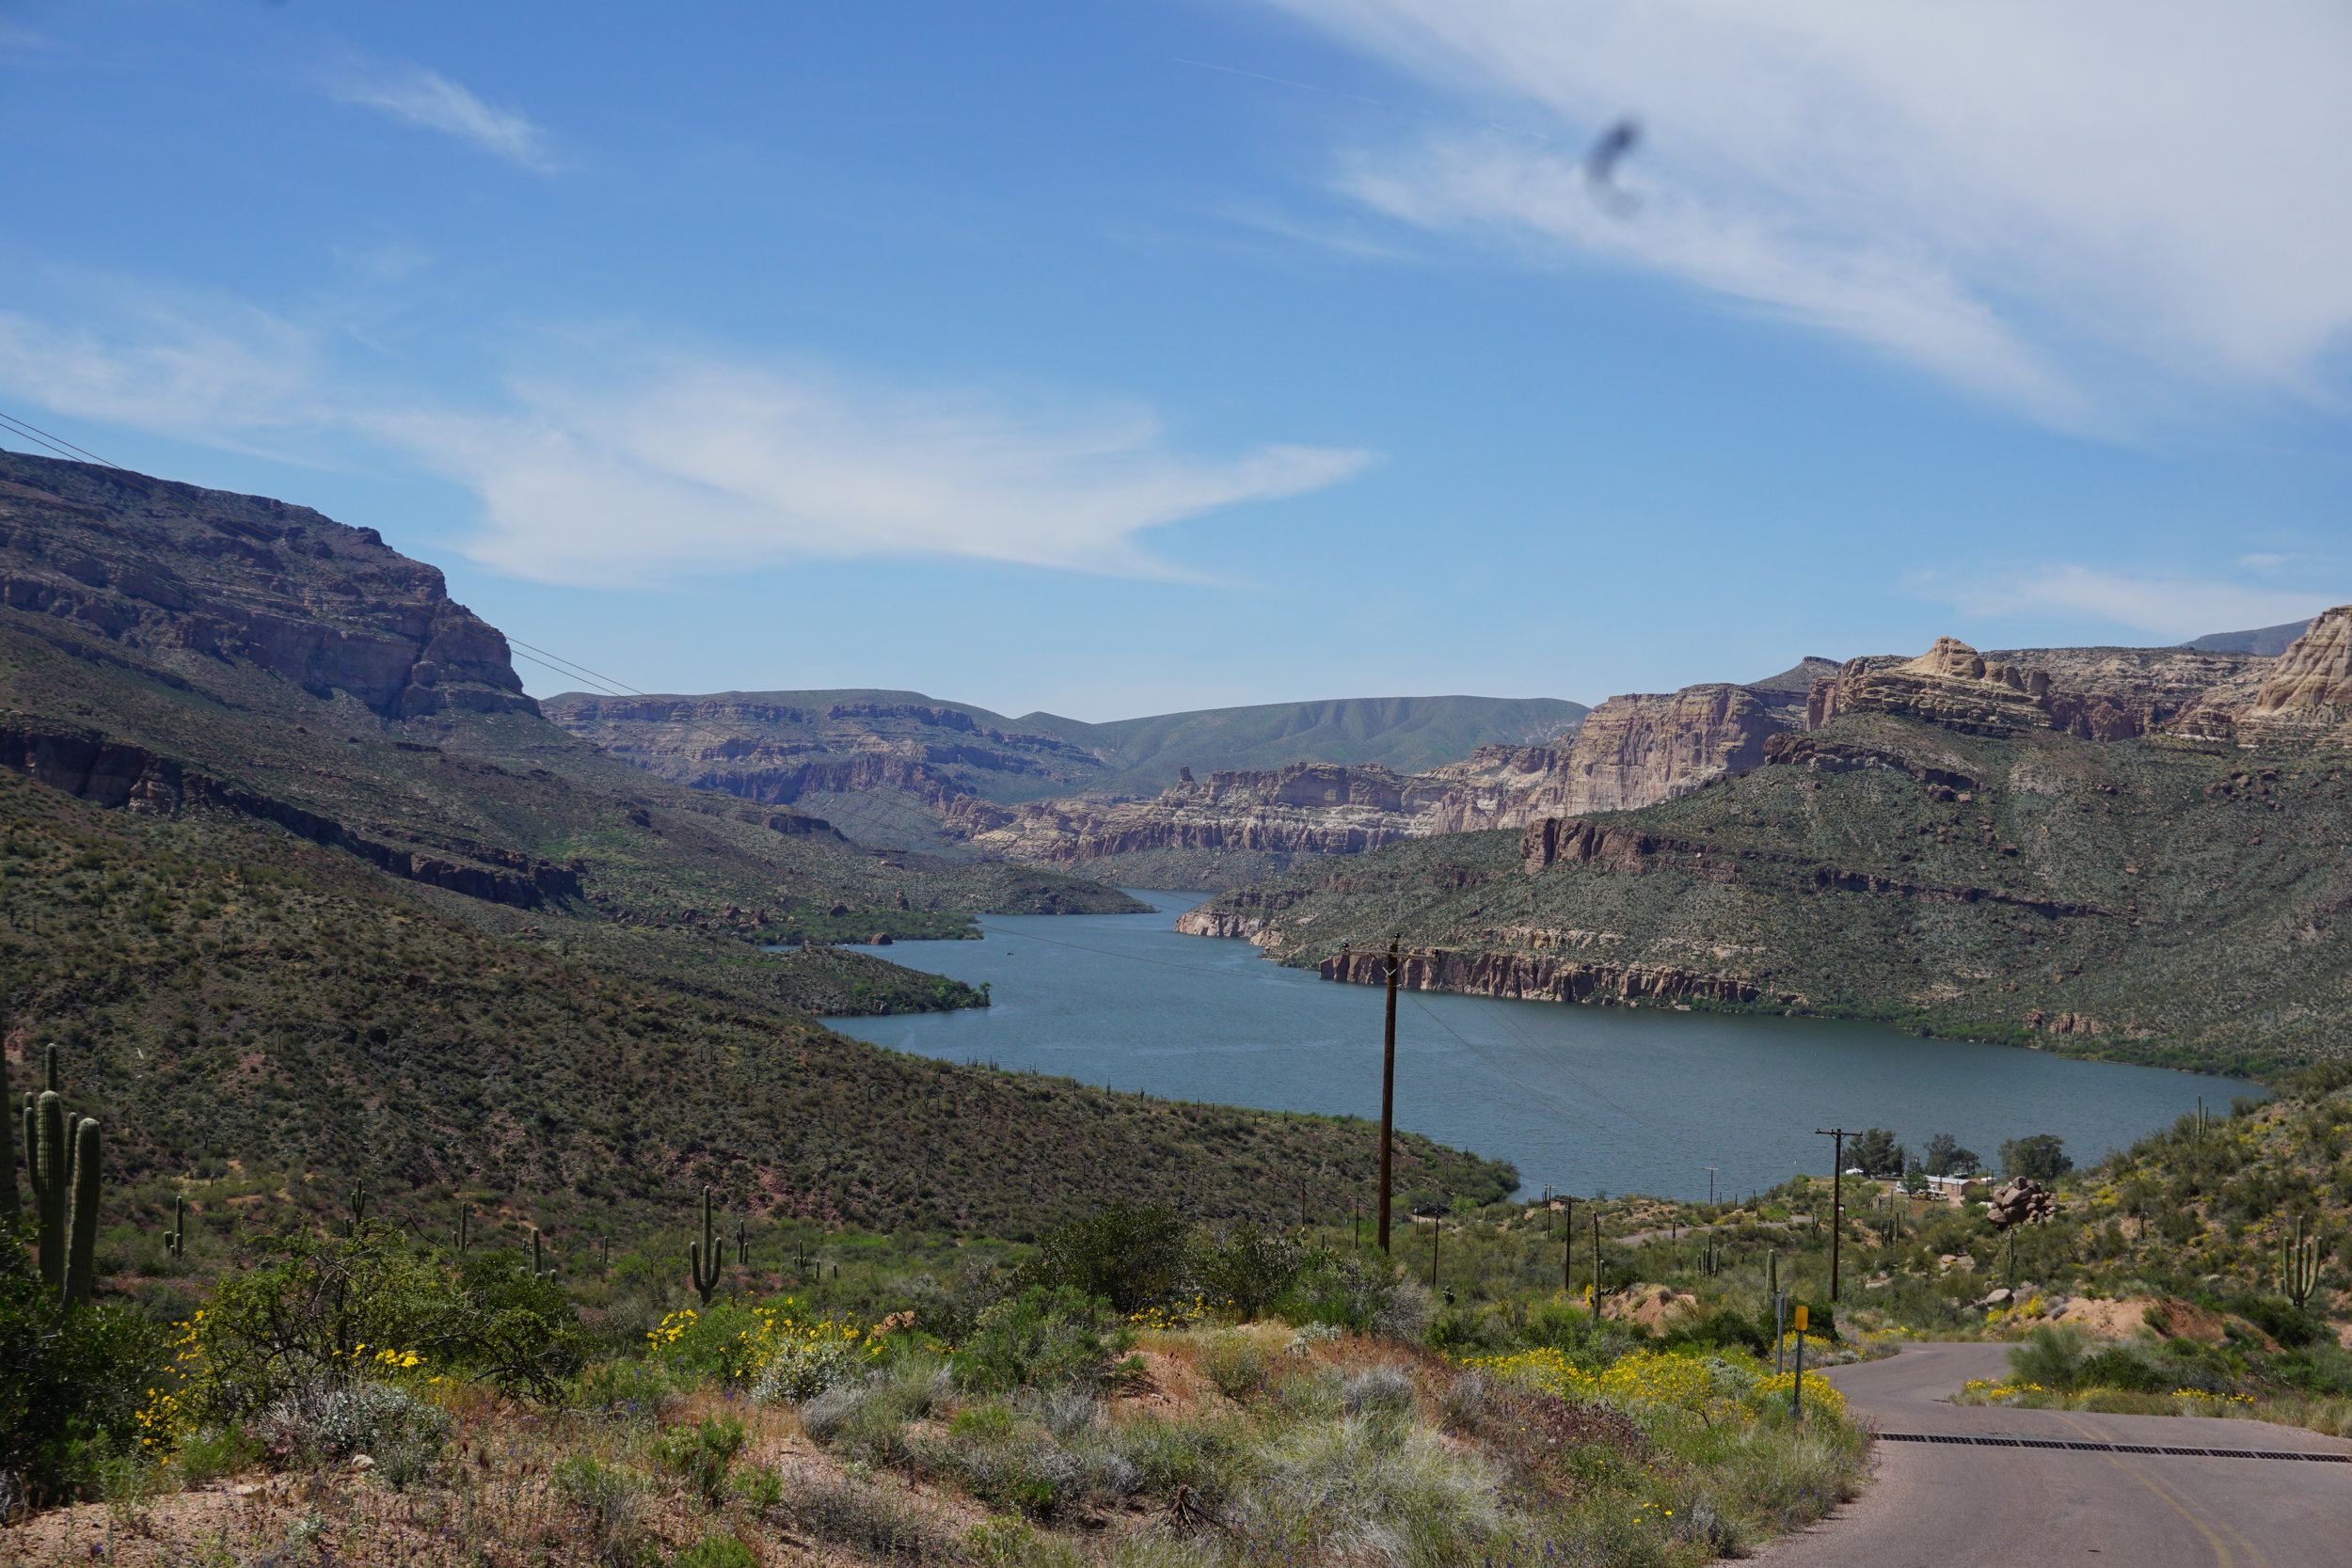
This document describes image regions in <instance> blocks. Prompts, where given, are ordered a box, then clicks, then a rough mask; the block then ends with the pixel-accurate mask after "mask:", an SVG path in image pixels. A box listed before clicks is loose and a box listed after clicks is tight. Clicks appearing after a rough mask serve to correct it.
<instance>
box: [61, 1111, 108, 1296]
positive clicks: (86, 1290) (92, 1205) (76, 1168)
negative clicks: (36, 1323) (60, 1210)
mask: <svg viewBox="0 0 2352 1568" xmlns="http://www.w3.org/2000/svg"><path fill="white" fill-rule="evenodd" d="M98 1196H99V1194H98V1123H97V1122H96V1121H94V1120H92V1119H91V1118H90V1117H83V1118H82V1120H81V1124H80V1125H79V1126H77V1127H76V1128H74V1130H73V1171H72V1199H73V1204H72V1217H71V1219H70V1221H69V1224H68V1230H69V1235H68V1240H67V1249H68V1250H67V1253H66V1260H65V1289H64V1292H63V1294H64V1300H65V1304H66V1305H67V1306H68V1307H82V1306H87V1304H88V1302H89V1299H90V1296H91V1294H92V1293H93V1292H94V1291H95V1290H96V1288H97V1284H98V1273H97V1267H96V1256H97V1251H98Z"/></svg>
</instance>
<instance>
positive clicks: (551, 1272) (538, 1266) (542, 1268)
mask: <svg viewBox="0 0 2352 1568" xmlns="http://www.w3.org/2000/svg"><path fill="white" fill-rule="evenodd" d="M531 1277H532V1278H533V1279H553V1278H554V1277H555V1265H554V1264H553V1263H550V1262H548V1260H547V1253H546V1251H545V1248H544V1243H542V1242H541V1240H540V1236H539V1227H537V1226H535V1225H534V1226H532V1227H531Z"/></svg>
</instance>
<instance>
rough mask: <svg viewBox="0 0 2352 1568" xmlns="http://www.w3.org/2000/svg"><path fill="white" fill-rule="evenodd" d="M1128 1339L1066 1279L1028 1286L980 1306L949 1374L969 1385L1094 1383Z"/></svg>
mask: <svg viewBox="0 0 2352 1568" xmlns="http://www.w3.org/2000/svg"><path fill="white" fill-rule="evenodd" d="M1134 1342H1135V1336H1134V1333H1133V1331H1131V1330H1130V1329H1128V1328H1127V1327H1126V1325H1124V1324H1123V1323H1117V1322H1116V1321H1115V1320H1114V1319H1113V1318H1112V1317H1111V1315H1110V1314H1109V1313H1108V1312H1106V1311H1105V1310H1104V1308H1103V1307H1102V1305H1101V1303H1100V1302H1099V1301H1098V1300H1095V1299H1092V1298H1089V1297H1088V1296H1086V1295H1083V1294H1081V1293H1080V1292H1079V1291H1076V1290H1073V1289H1072V1288H1071V1287H1069V1286H1066V1285H1064V1286H1057V1287H1055V1288H1053V1289H1052V1290H1047V1289H1045V1288H1044V1287H1041V1286H1032V1287H1030V1288H1029V1289H1027V1290H1025V1291H1022V1292H1021V1293H1020V1294H1019V1295H1017V1296H1008V1297H1007V1298H1005V1299H1004V1300H1003V1301H1000V1302H998V1303H997V1304H996V1305H995V1306H993V1307H990V1308H989V1309H988V1310H987V1311H985V1312H983V1313H981V1314H980V1318H979V1322H978V1323H977V1324H976V1325H975V1326H974V1328H973V1331H972V1336H971V1338H969V1339H967V1340H966V1341H965V1342H964V1344H963V1346H962V1348H961V1351H960V1352H959V1353H958V1354H957V1356H956V1358H955V1379H956V1382H957V1384H958V1385H959V1386H962V1387H964V1388H968V1389H972V1390H975V1391H977V1392H992V1391H999V1390H1003V1389H1008V1388H1021V1387H1088V1388H1090V1387H1096V1386H1101V1385H1102V1384H1103V1383H1104V1381H1105V1380H1106V1379H1107V1378H1108V1377H1109V1376H1110V1375H1111V1370H1112V1363H1113V1361H1114V1359H1115V1358H1116V1357H1117V1356H1119V1355H1120V1354H1122V1353H1124V1352H1125V1351H1126V1349H1127V1348H1128V1347H1129V1346H1130V1345H1132V1344H1133V1343H1134Z"/></svg>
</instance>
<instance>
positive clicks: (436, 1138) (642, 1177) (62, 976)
mask: <svg viewBox="0 0 2352 1568" xmlns="http://www.w3.org/2000/svg"><path fill="white" fill-rule="evenodd" d="M445 901H446V902H450V903H454V902H456V899H455V898H454V896H453V895H448V896H446V897H445ZM596 929H597V928H596V927H585V926H581V927H577V928H576V929H575V930H574V931H570V932H566V931H562V930H551V929H550V926H549V925H548V924H547V923H540V924H535V925H534V924H532V923H528V922H527V923H525V924H523V925H520V926H517V927H516V928H515V930H514V931H513V932H512V933H511V934H507V935H496V934H492V933H490V932H488V931H485V930H484V929H483V928H482V927H481V926H480V925H478V924H477V923H475V922H472V921H469V920H465V919H460V918H457V917H455V916H454V915H453V914H451V913H447V912H442V911H438V910H436V909H434V908H431V907H429V906H427V905H425V904H421V903H419V902H417V901H414V900H411V899H409V898H405V897H402V896H399V895H396V894H395V893H393V892H392V891H389V890H388V889H387V888H386V887H384V886H383V885H382V882H381V879H377V878H375V877H373V875H371V874H370V873H369V872H367V871H366V870H365V869H363V868H362V867H360V866H359V865H358V864H357V863H355V862H353V861H352V860H351V859H350V858H349V857H346V856H342V855H338V854H335V853H333V852H330V851H327V850H324V849H320V848H317V847H312V846H310V845H306V844H301V843H299V842H296V841H293V840H290V839H289V838H288V837H287V836H286V835H284V834H283V833H280V832H275V831H273V830H269V829H265V828H262V827H259V826H256V825H254V824H252V823H250V822H248V821H246V820H244V819H242V818H239V817H236V816H229V815H226V814H219V813H214V812H209V811H196V812H188V813H183V814H180V815H177V816H170V817H164V818H151V817H142V816H133V815H131V814H129V813H125V812H119V811H117V812H107V811H103V810H101V809H99V808H97V807H93V806H90V805H87V804H86V803H83V802H81V801H77V800H73V799H72V798H70V797H68V796H66V795H64V794H62V793H60V792H58V791H56V790H53V789H49V788H46V787H44V786H41V785H39V784H31V783H29V782H26V781H24V780H22V779H19V778H14V777H9V776H8V775H5V774H0V976H5V990H0V1006H5V1008H6V1013H7V1017H8V1020H9V1022H10V1026H11V1027H10V1035H9V1038H10V1045H11V1052H12V1054H16V1055H18V1056H19V1057H20V1060H22V1059H23V1058H24V1057H25V1056H32V1055H37V1054H38V1052H37V1049H36V1048H37V1047H38V1046H39V1045H40V1044H44V1043H46V1042H48V1041H52V1040H55V1041H58V1042H60V1043H61V1044H62V1046H63V1057H64V1060H65V1062H66V1063H67V1082H68V1087H69V1089H70V1091H71V1095H72V1102H73V1105H74V1107H75V1109H76V1111H77V1112H79V1113H82V1114H87V1115H93V1116H96V1117H99V1118H100V1119H101V1120H102V1121H103V1123H104V1125H105V1127H106V1128H107V1142H106V1158H107V1162H108V1166H109V1171H110V1175H109V1180H110V1181H118V1182H129V1183H144V1182H147V1181H149V1180H151V1179H153V1178H157V1177H169V1176H177V1175H183V1174H195V1175H203V1176H219V1175H223V1174H226V1173H228V1172H230V1170H232V1169H242V1170H244V1171H245V1172H246V1173H247V1174H251V1173H255V1172H260V1171H271V1170H275V1171H284V1172H290V1173H297V1172H298V1173H302V1174H304V1175H306V1176H309V1177H312V1178H324V1179H325V1181H324V1186H325V1189H326V1192H327V1193H329V1194H340V1193H341V1192H342V1190H343V1188H344V1186H345V1185H347V1184H349V1183H351V1182H365V1183H366V1184H367V1185H368V1186H369V1188H370V1189H371V1190H372V1191H373V1192H374V1193H375V1194H377V1195H378V1204H379V1207H384V1206H386V1205H389V1209H390V1211H391V1212H399V1211H400V1210H401V1208H402V1207H403V1206H404V1203H405V1200H406V1199H408V1198H410V1197H413V1196H417V1195H426V1194H433V1193H439V1194H443V1195H446V1194H447V1193H448V1192H450V1191H452V1190H453V1189H456V1188H460V1187H463V1188H465V1189H468V1190H469V1191H472V1192H475V1193H477V1194H482V1195H484V1197H485V1201H490V1202H493V1203H495V1202H496V1201H497V1199H498V1196H499V1195H510V1194H511V1195H516V1196H518V1197H520V1198H524V1199H527V1200H528V1202H529V1203H530V1204H531V1206H532V1211H533V1212H535V1213H540V1214H544V1215H545V1216H547V1218H546V1223H548V1224H555V1223H559V1222H573V1223H577V1222H580V1221H581V1220H583V1219H589V1218H593V1220H594V1221H595V1223H596V1225H597V1226H598V1227H600V1228H603V1229H605V1230H606V1233H608V1234H609V1233H612V1231H613V1230H619V1231H621V1232H623V1233H627V1232H628V1230H630V1229H633V1228H635V1227H637V1226H638V1225H640V1224H643V1223H645V1222H647V1221H650V1220H653V1219H655V1218H663V1219H673V1220H674V1219H675V1215H676V1214H677V1213H679V1212H683V1211H684V1209H685V1207H686V1206H687V1205H688V1204H689V1203H690V1202H691V1199H692V1195H693V1194H694V1192H695V1191H696V1190H697V1189H698V1188H700V1187H702V1186H704V1185H706V1184H707V1185H710V1186H712V1187H715V1188H717V1189H718V1190H719V1191H720V1192H721V1193H722V1194H723V1195H725V1196H726V1197H727V1198H728V1200H729V1202H730V1203H731V1204H733V1205H734V1206H736V1207H737V1208H738V1210H739V1211H740V1210H742V1209H751V1210H753V1211H755V1212H763V1213H770V1214H776V1215H795V1214H797V1215H804V1216H808V1217H811V1218H817V1219H821V1220H827V1221H832V1220H839V1221H848V1222H855V1223H860V1224H864V1225H868V1226H877V1227H892V1226H905V1225H915V1226H920V1227H926V1228H952V1229H957V1230H973V1229H979V1230H986V1231H989V1232H991V1233H994V1234H999V1235H1022V1234H1026V1233H1028V1232H1029V1231H1030V1230H1032V1229H1033V1228H1034V1227H1037V1226H1039V1225H1041V1224H1043V1223H1045V1222H1048V1221H1052V1220H1057V1219H1060V1218H1064V1217H1067V1216H1070V1215H1073V1214H1076V1213H1079V1212H1085V1211H1087V1210H1089V1209H1090V1208H1092V1207H1093V1206H1095V1205H1098V1204H1100V1203H1101V1202H1103V1201H1104V1200H1105V1199H1106V1198H1110V1197H1116V1196H1129V1197H1133V1198H1136V1199H1139V1200H1149V1199H1160V1198H1168V1199H1175V1200H1179V1201H1181V1202H1183V1203H1184V1205H1185V1206H1186V1207H1187V1208H1188V1209H1189V1210H1190V1211H1191V1212H1196V1213H1198V1214H1200V1215H1201V1216H1202V1217H1214V1216H1217V1215H1234V1216H1251V1217H1259V1218H1272V1217H1274V1216H1275V1215H1276V1214H1278V1213H1279V1212H1286V1205H1290V1204H1294V1203H1295V1196H1293V1195H1292V1193H1291V1191H1290V1189H1289V1188H1288V1187H1285V1186H1282V1185H1280V1184H1279V1183H1278V1182H1277V1181H1276V1180H1273V1178H1274V1177H1275V1176H1276V1175H1278V1174H1279V1175H1281V1176H1283V1177H1285V1178H1287V1177H1289V1176H1290V1175H1292V1174H1294V1173H1295V1172H1298V1171H1301V1170H1307V1171H1316V1172H1325V1173H1327V1180H1329V1181H1330V1183H1331V1184H1332V1185H1333V1186H1335V1187H1347V1186H1354V1187H1357V1188H1359V1189H1361V1190H1365V1191H1369V1190H1370V1182H1371V1173H1372V1170H1373V1160H1374V1143H1375V1137H1374V1135H1373V1133H1372V1131H1371V1129H1370V1128H1368V1127H1367V1126H1366V1125H1365V1124H1363V1123H1361V1122H1357V1121H1349V1120H1341V1119H1330V1118H1318V1117H1296V1116H1278V1115H1271V1114H1264V1113H1257V1112H1250V1111H1242V1110H1235V1109H1230V1108H1226V1107H1220V1106H1205V1105H1191V1104H1171V1103H1168V1102H1167V1101H1155V1100H1146V1099H1143V1098H1141V1097H1138V1096H1135V1095H1113V1094H1108V1093H1104V1092H1103V1091H1100V1090H1097V1089H1093V1088H1089V1087H1085V1086H1081V1085H1074V1084H1071V1083H1068V1082H1064V1081H1059V1080H1049V1079H1043V1078H1038V1077H1033V1076H1023V1075H1016V1074H1010V1073H1003V1072H997V1071H993V1070H988V1069H980V1068H969V1067H958V1066H953V1065H950V1064H946V1063H942V1062H934V1061H929V1060H925V1059H921V1058H917V1057H912V1056H906V1055H902V1054H899V1053H894V1052H888V1051H883V1050H882V1049H880V1048H878V1047H874V1046H870V1045H866V1044H864V1043H862V1042H859V1041H855V1040H850V1039H847V1038H844V1037H841V1036H838V1035H834V1034H832V1033H830V1032H829V1031H827V1030H825V1029H824V1028H822V1027H821V1026H819V1025H818V1024H817V1023H815V1022H812V1021H811V1020H810V1019H809V1018H808V1017H807V1016H806V1015H805V1014H803V1013H801V1012H798V1011H796V1010H794V1009H793V1008H792V1007H791V1006H789V1005H788V1004H789V1003H790V1002H792V1001H794V1000H797V999H798V998H797V996H796V993H795V987H796V986H799V985H802V984H803V983H813V984H815V985H817V986H818V987H820V988H831V990H827V992H826V995H827V998H828V1001H827V1004H826V1005H831V1001H830V998H831V996H832V995H833V994H834V991H838V992H844V993H846V992H849V991H850V990H853V989H854V988H855V987H856V986H858V985H859V984H861V983H865V984H871V983H874V978H875V977H874V975H873V974H871V973H869V972H868V971H869V966H870V970H871V971H882V970H886V969H888V968H889V967H890V966H885V965H882V964H880V963H879V962H878V961H875V960H870V959H867V960H864V961H863V962H857V961H854V960H855V959H856V957H857V956H854V955H834V956H831V957H830V958H829V957H827V956H823V955H804V956H802V957H800V958H789V959H784V960H778V959H772V958H750V957H747V958H746V959H745V960H744V961H743V962H742V963H741V964H740V965H738V966H736V967H735V968H733V969H723V968H721V967H720V966H718V965H716V964H711V965H708V966H707V967H705V968H704V969H702V970H700V971H697V970H694V969H692V968H691V967H689V966H684V965H680V964H678V963H675V962H674V961H671V960H670V959H669V958H666V957H665V956H663V955H660V954H654V955H651V956H639V955H632V954H631V953H629V952H628V951H627V950H625V949H622V948H615V947H598V946H594V945H584V944H583V943H582V941H581V938H580V935H579V934H578V933H579V932H586V933H589V934H590V935H592V936H593V935H594V933H595V932H596ZM843 959H850V960H852V961H850V962H848V963H844V962H842V960H843ZM802 964H813V965H814V966H816V968H817V974H816V975H815V977H814V980H813V982H804V981H803V977H802V976H800V975H799V974H796V968H797V967H798V966H799V965H802ZM920 978H923V979H926V980H928V979H930V977H928V976H924V977H920ZM24 1072H25V1069H24V1068H23V1067H20V1068H19V1069H18V1082H19V1083H20V1084H22V1083H23V1082H24ZM1406 1149H1407V1152H1406V1160H1407V1166H1406V1173H1405V1176H1404V1178H1403V1180H1405V1181H1406V1184H1408V1185H1411V1186H1415V1187H1428V1188H1432V1189H1442V1190H1445V1191H1449V1192H1453V1193H1457V1194H1462V1195H1465V1196H1500V1195H1501V1194H1502V1192H1504V1191H1507V1190H1508V1188H1509V1187H1510V1185H1511V1184H1512V1180H1513V1178H1512V1177H1511V1176H1510V1174H1509V1172H1508V1169H1507V1167H1503V1166H1500V1165H1497V1164H1490V1163H1487V1162H1484V1161H1480V1160H1477V1159H1474V1158H1471V1157H1470V1156H1467V1155H1462V1154H1458V1153H1455V1152H1454V1151H1451V1150H1446V1149H1440V1148H1437V1147H1435V1146H1433V1145H1430V1144H1428V1143H1427V1142H1426V1141H1423V1140H1420V1139H1411V1140H1407V1144H1406ZM316 1185H317V1184H315V1183H314V1184H313V1189H312V1190H315V1186H316Z"/></svg>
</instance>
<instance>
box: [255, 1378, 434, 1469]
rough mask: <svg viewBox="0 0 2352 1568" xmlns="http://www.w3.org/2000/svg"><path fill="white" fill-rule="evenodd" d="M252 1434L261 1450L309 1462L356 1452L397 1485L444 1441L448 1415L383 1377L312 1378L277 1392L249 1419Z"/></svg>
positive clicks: (430, 1458) (428, 1460) (429, 1460)
mask: <svg viewBox="0 0 2352 1568" xmlns="http://www.w3.org/2000/svg"><path fill="white" fill-rule="evenodd" d="M253 1434H254V1436H255V1437H256V1438H257V1439H258V1440H259V1441H260V1442H261V1443H262V1446H263V1448H265V1449H267V1450H268V1451H269V1452H271V1453H273V1454H276V1455H278V1456H279V1457H281V1458H284V1459H289V1460H295V1461H300V1462H304V1463H309V1464H323V1463H332V1462H334V1461H337V1460H343V1459H349V1458H350V1457H352V1455H354V1454H361V1453H364V1454H366V1455H368V1456H369V1457H370V1458H372V1459H373V1460H374V1461H375V1462H376V1464H377V1465H380V1466H383V1467H384V1469H385V1471H386V1475H387V1478H388V1479H393V1478H397V1479H394V1484H395V1485H401V1486H405V1485H407V1484H409V1483H411V1482H413V1481H416V1480H417V1479H419V1478H421V1476H422V1475H423V1474H424V1473H425V1471H427V1470H428V1469H429V1468H430V1467H431V1466H432V1464H433V1462H434V1461H435V1460H436V1459H437V1458H438V1457H439V1456H440V1452H441V1449H443V1448H444V1447H446V1446H447V1445H448V1443H449V1435H450V1418H449V1412H447V1411H445V1410H443V1409H442V1408H441V1407H440V1406H438V1405H436V1404H427V1403H426V1402H424V1401H422V1400H421V1399H419V1398H417V1396H416V1395H414V1394H411V1393H409V1392H408V1391H407V1390H406V1389H404V1388H395V1387H392V1386H390V1385H389V1384H382V1383H352V1384H317V1385H313V1386H310V1387H308V1388H298V1389H294V1390H291V1391H289V1392H288V1393H286V1394H285V1395H283V1396H282V1397H280V1398H279V1400H278V1402H277V1403H275V1404H273V1405H271V1406H270V1407H269V1408H268V1409H267V1410H265V1411H263V1412H262V1414H261V1416H260V1417H259V1418H257V1419H255V1421H254V1422H253Z"/></svg>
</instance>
